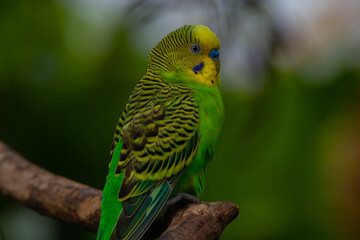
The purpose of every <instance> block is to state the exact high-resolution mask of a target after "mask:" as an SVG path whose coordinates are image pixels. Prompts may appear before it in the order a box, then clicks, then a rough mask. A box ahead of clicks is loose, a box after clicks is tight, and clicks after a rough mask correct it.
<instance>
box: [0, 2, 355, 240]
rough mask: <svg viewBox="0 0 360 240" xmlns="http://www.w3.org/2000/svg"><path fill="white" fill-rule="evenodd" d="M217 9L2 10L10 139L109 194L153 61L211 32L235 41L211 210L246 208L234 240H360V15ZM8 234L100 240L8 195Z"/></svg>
mask: <svg viewBox="0 0 360 240" xmlns="http://www.w3.org/2000/svg"><path fill="white" fill-rule="evenodd" d="M206 2H207V4H205V3H204V1H181V4H179V3H176V2H175V1H134V2H132V3H127V4H123V3H118V2H116V1H110V0H108V1H105V2H102V3H96V1H90V0H87V1H50V0H49V1H37V2H33V3H25V2H18V1H12V3H8V4H1V8H0V139H1V140H2V141H4V142H5V143H6V144H8V145H9V146H11V147H12V148H13V149H15V150H16V151H18V152H19V153H21V154H22V155H23V156H25V157H26V158H27V159H29V160H31V161H32V162H33V163H35V164H38V165H39V166H41V167H43V168H45V169H47V170H49V171H51V172H54V173H56V174H59V175H62V176H65V177H68V178H70V179H73V180H75V181H79V182H81V183H85V184H88V185H90V186H93V187H95V188H99V189H101V188H102V187H103V184H104V181H105V176H106V172H107V165H108V161H109V148H110V144H111V140H112V135H113V131H114V129H115V125H116V123H117V119H118V117H119V116H120V114H121V112H122V111H123V107H124V105H125V103H126V101H127V99H128V96H129V95H130V93H131V91H132V89H133V87H134V86H135V84H136V82H137V81H138V80H139V79H140V78H141V77H142V75H143V74H144V72H145V70H146V63H147V53H148V52H149V51H150V49H151V48H152V47H153V46H154V45H155V44H156V43H157V42H158V41H159V40H160V39H161V38H162V37H163V36H165V35H166V34H167V33H168V32H170V31H171V30H174V29H176V28H178V27H180V26H182V25H183V24H191V23H193V24H198V23H200V24H205V25H208V26H209V27H210V28H211V29H212V30H213V31H214V32H215V33H217V34H218V36H219V38H220V40H221V42H222V48H221V49H222V50H221V61H222V88H223V98H224V103H225V109H226V121H225V124H224V127H223V134H222V138H221V141H220V146H219V151H218V153H217V154H216V157H215V159H214V160H213V162H212V163H211V164H210V165H209V167H208V169H207V173H206V188H205V193H204V195H203V196H202V198H201V199H202V200H204V201H231V202H234V203H236V204H237V205H238V206H239V208H240V214H239V216H238V218H237V219H236V220H235V221H234V222H232V223H231V224H230V225H229V226H228V227H227V228H226V229H225V231H224V233H223V235H222V237H221V239H253V240H260V239H261V240H263V239H266V240H270V239H327V240H332V239H334V240H343V239H359V238H360V228H359V226H360V221H359V220H360V207H359V206H360V205H359V202H360V174H359V171H360V108H359V103H360V95H359V93H360V81H359V77H360V68H359V66H360V64H359V62H360V61H359V58H360V57H359V52H360V46H359V42H360V30H359V27H358V23H359V22H360V21H359V19H360V4H359V3H356V2H355V1H349V0H346V1H341V2H339V1H338V2H336V1H332V0H328V1H325V0H323V1H318V2H317V3H316V4H315V3H314V4H312V3H311V1H297V3H296V1H294V0H292V1H206ZM208 2H209V3H208ZM285 2H287V3H286V4H287V5H286V4H285ZM299 2H302V3H299ZM205 5H206V6H205ZM0 228H1V229H2V232H3V234H4V236H5V240H13V239H14V240H16V239H22V240H26V239H37V240H41V239H54V240H55V239H94V238H95V236H94V235H93V234H90V233H87V232H85V231H82V230H81V229H79V228H77V227H74V226H72V225H69V224H66V223H63V222H60V221H57V220H53V219H49V218H47V217H43V216H40V215H38V214H37V213H34V212H32V211H31V210H28V209H26V208H24V207H22V206H20V205H19V204H17V203H15V202H13V201H11V200H9V199H5V198H3V197H1V196H0ZM0 239H1V237H0Z"/></svg>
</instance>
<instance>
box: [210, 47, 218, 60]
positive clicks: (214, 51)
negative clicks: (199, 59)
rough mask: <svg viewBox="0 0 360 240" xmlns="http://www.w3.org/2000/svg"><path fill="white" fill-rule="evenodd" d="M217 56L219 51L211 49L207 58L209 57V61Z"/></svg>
mask: <svg viewBox="0 0 360 240" xmlns="http://www.w3.org/2000/svg"><path fill="white" fill-rule="evenodd" d="M219 55H220V52H219V50H217V49H213V50H211V51H210V53H209V57H210V58H211V59H215V58H218V57H219Z"/></svg>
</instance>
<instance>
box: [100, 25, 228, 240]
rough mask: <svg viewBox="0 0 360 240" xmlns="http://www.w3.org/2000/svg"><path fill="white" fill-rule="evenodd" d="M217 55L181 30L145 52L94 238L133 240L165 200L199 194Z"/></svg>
mask: <svg viewBox="0 0 360 240" xmlns="http://www.w3.org/2000/svg"><path fill="white" fill-rule="evenodd" d="M219 49H220V41H219V39H218V38H217V37H216V35H215V34H214V33H213V32H211V31H210V29H209V28H208V27H206V26H203V25H186V26H183V27H181V28H179V29H177V30H175V31H173V32H171V33H170V34H168V35H167V36H166V37H164V38H163V39H162V40H161V41H160V42H159V43H158V44H157V45H156V46H155V47H154V48H153V49H152V51H151V52H150V55H149V62H148V68H147V71H146V73H145V75H144V77H143V78H141V80H140V81H139V82H138V83H137V85H136V87H135V89H134V90H133V92H132V94H131V96H130V98H129V101H128V103H127V104H126V106H125V110H124V112H123V113H122V115H121V117H120V119H119V123H118V125H117V126H116V132H115V135H114V139H113V144H112V149H111V162H110V166H109V172H108V176H107V178H106V183H105V187H104V191H103V200H102V205H101V209H102V214H101V220H100V225H99V230H98V236H97V239H101V240H108V239H140V238H141V237H142V236H143V234H144V233H145V232H146V230H147V229H148V228H149V226H150V225H151V223H152V222H153V221H154V220H155V218H156V217H157V216H158V215H159V212H160V211H161V209H162V208H163V207H164V205H165V204H166V202H167V201H168V200H169V199H171V198H173V197H174V196H178V195H177V194H178V193H182V192H185V193H188V194H191V195H193V196H197V197H198V196H199V195H200V194H201V192H202V191H203V189H204V182H205V180H204V170H205V166H206V164H207V163H208V162H209V161H210V160H211V159H212V157H213V155H214V152H215V150H216V147H217V143H218V140H219V135H220V131H221V126H222V122H223V118H224V107H223V102H222V98H221V93H220V90H219V84H220V74H219V72H220V60H219Z"/></svg>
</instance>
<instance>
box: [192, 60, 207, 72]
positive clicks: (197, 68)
mask: <svg viewBox="0 0 360 240" xmlns="http://www.w3.org/2000/svg"><path fill="white" fill-rule="evenodd" d="M204 66H205V65H204V63H203V62H201V63H200V64H199V65H196V66H195V67H193V69H192V70H193V71H194V72H195V73H197V72H200V71H201V69H203V68H204Z"/></svg>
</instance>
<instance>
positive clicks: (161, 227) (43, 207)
mask: <svg viewBox="0 0 360 240" xmlns="http://www.w3.org/2000/svg"><path fill="white" fill-rule="evenodd" d="M0 193H1V194H3V195H4V196H6V197H8V198H11V199H13V200H15V201H17V202H19V203H20V204H22V205H24V206H27V207H29V208H31V209H33V210H34V211H36V212H38V213H40V214H43V215H45V216H49V217H51V218H56V219H60V220H63V221H65V222H69V223H73V224H76V225H78V226H80V227H82V228H84V229H86V230H87V231H90V232H96V230H97V227H98V224H99V220H100V214H101V211H100V205H101V198H102V197H101V193H102V192H101V191H100V190H97V189H94V188H92V187H89V186H87V185H84V184H81V183H77V182H75V181H72V180H70V179H67V178H64V177H61V176H57V175H55V174H53V173H51V172H49V171H46V170H44V169H42V168H40V167H38V166H36V165H34V164H32V163H30V162H29V161H27V160H26V159H24V158H23V157H21V156H20V155H19V154H17V153H15V152H14V151H12V150H11V149H10V148H9V147H7V146H6V145H5V144H4V143H2V142H1V141H0ZM238 212H239V209H238V207H237V206H236V205H234V204H233V203H229V202H213V203H207V202H200V203H197V204H194V203H193V204H188V205H185V206H182V207H180V208H177V209H175V210H169V211H168V212H167V213H166V214H165V216H164V217H163V218H162V220H158V221H157V222H155V224H153V226H152V227H151V228H150V229H149V231H148V233H147V235H149V236H157V237H158V236H159V235H161V236H160V239H161V240H167V239H198V240H200V239H204V240H205V239H206V240H210V239H217V238H219V237H220V235H221V233H222V231H223V230H224V228H225V227H226V225H227V224H229V223H230V222H231V221H232V220H233V219H235V218H236V216H237V215H238ZM169 223H170V224H169Z"/></svg>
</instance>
